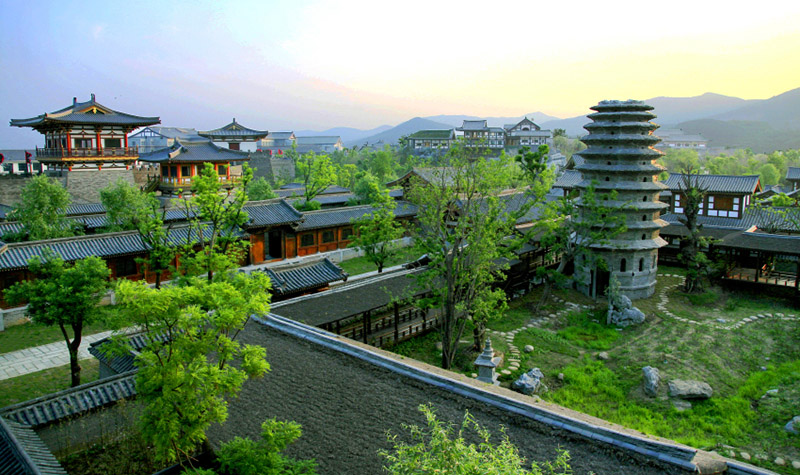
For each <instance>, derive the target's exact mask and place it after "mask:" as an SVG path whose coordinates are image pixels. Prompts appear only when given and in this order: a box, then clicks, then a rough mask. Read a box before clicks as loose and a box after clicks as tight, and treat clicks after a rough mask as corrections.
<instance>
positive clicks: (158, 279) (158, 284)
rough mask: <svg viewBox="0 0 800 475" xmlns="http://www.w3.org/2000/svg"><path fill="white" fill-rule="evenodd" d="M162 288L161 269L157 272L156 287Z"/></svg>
mask: <svg viewBox="0 0 800 475" xmlns="http://www.w3.org/2000/svg"><path fill="white" fill-rule="evenodd" d="M160 288H161V271H158V272H156V289H160Z"/></svg>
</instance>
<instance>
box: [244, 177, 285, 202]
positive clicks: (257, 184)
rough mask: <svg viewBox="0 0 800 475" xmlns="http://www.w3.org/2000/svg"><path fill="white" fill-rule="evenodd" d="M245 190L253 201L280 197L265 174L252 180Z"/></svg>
mask: <svg viewBox="0 0 800 475" xmlns="http://www.w3.org/2000/svg"><path fill="white" fill-rule="evenodd" d="M245 191H246V192H247V198H248V199H250V200H253V201H261V200H271V199H273V198H277V197H278V195H276V194H275V192H274V191H272V185H271V184H270V183H269V182H268V181H267V180H266V178H264V177H263V176H262V177H259V178H257V179H255V180H252V181H251V182H250V183H249V184H248V186H247V189H246V190H245Z"/></svg>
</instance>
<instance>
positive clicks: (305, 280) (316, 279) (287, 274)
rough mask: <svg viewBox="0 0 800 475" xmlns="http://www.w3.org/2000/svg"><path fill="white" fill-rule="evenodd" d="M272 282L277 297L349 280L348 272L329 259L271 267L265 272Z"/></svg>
mask: <svg viewBox="0 0 800 475" xmlns="http://www.w3.org/2000/svg"><path fill="white" fill-rule="evenodd" d="M263 272H265V273H266V274H267V275H268V276H269V278H270V280H271V281H272V291H273V292H275V293H276V294H277V295H286V294H293V293H297V292H303V291H306V290H310V289H314V288H319V287H325V286H327V285H328V284H330V283H331V282H335V281H337V280H343V279H344V280H347V276H348V274H347V272H345V271H344V270H342V268H341V267H339V266H338V265H336V264H334V263H333V262H331V261H330V260H329V259H328V258H327V257H326V258H324V259H321V260H317V261H313V262H307V263H303V264H300V265H287V266H280V267H269V268H266V269H264V270H263Z"/></svg>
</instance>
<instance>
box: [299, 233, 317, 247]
mask: <svg viewBox="0 0 800 475" xmlns="http://www.w3.org/2000/svg"><path fill="white" fill-rule="evenodd" d="M315 243H316V239H315V236H314V233H306V234H301V235H300V247H306V246H313V245H314V244H315Z"/></svg>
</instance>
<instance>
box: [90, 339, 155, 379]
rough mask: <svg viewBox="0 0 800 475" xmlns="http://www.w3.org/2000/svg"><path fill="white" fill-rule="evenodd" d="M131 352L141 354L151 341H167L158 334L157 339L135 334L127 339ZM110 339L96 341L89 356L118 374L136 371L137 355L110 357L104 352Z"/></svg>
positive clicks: (92, 344) (91, 346)
mask: <svg viewBox="0 0 800 475" xmlns="http://www.w3.org/2000/svg"><path fill="white" fill-rule="evenodd" d="M125 339H126V340H127V343H128V345H129V346H130V348H131V350H133V351H135V352H140V351H141V350H142V349H143V348H144V347H146V346H147V345H149V344H150V342H151V341H153V340H156V341H160V342H164V341H167V338H166V336H165V335H163V334H157V335H155V337H153V335H151V334H148V333H144V332H142V333H135V334H133V335H130V336H127V337H126V338H125ZM108 341H109V339H108V338H103V339H102V340H98V341H95V342H94V343H91V344H90V345H89V354H91V355H92V356H94V357H95V358H97V360H98V361H100V362H101V363H104V364H105V365H106V366H108V367H109V368H111V369H112V370H114V372H115V373H116V374H122V373H127V372H128V371H133V370H135V369H136V364H135V362H136V355H135V354H133V353H128V354H127V355H125V356H109V355H107V354H106V353H105V351H103V350H102V347H103V345H105V344H106V343H108Z"/></svg>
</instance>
